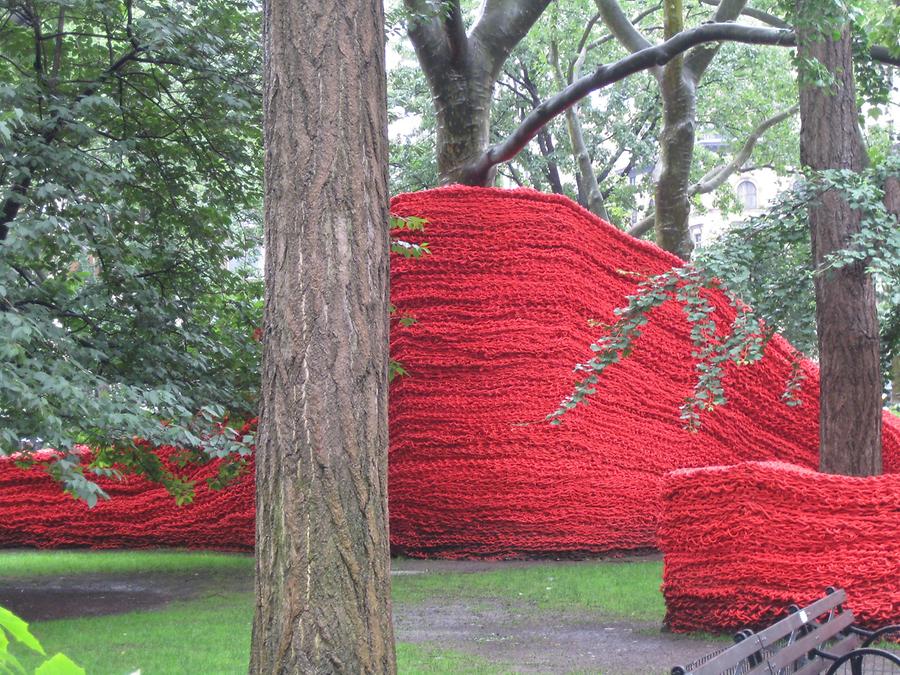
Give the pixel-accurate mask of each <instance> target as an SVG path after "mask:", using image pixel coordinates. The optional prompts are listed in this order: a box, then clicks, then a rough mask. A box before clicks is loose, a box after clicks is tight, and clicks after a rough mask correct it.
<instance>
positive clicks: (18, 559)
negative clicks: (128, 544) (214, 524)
mask: <svg viewBox="0 0 900 675" xmlns="http://www.w3.org/2000/svg"><path fill="white" fill-rule="evenodd" d="M198 571H203V572H225V573H232V572H236V573H240V572H246V573H247V574H253V556H250V555H246V554H237V553H236V554H228V553H208V552H204V551H152V550H151V551H0V578H2V577H38V576H63V575H70V574H73V575H74V574H125V573H137V572H198Z"/></svg>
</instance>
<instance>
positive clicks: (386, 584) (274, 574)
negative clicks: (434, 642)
mask: <svg viewBox="0 0 900 675" xmlns="http://www.w3.org/2000/svg"><path fill="white" fill-rule="evenodd" d="M383 26H384V23H383V10H382V5H381V2H380V1H379V0H346V1H345V2H340V3H328V2H326V3H320V2H300V1H297V0H268V1H267V2H266V3H265V5H264V40H265V45H266V49H265V57H266V58H265V92H264V105H265V122H264V135H265V146H266V179H265V180H266V185H265V225H266V228H265V229H266V236H265V242H266V269H265V276H266V307H265V346H264V354H263V381H262V409H261V420H260V435H259V439H258V444H257V456H256V471H257V477H256V499H257V505H256V509H257V516H256V517H257V525H256V615H255V617H254V622H253V646H252V653H251V662H250V672H251V673H258V674H260V675H262V674H265V675H271V674H272V673H299V672H304V673H312V672H317V673H318V672H322V673H324V672H338V673H391V672H394V671H395V660H394V647H393V630H392V626H391V601H390V558H389V547H388V537H387V522H388V521H387V485H386V483H387V376H388V220H387V217H388V212H387V208H388V193H387V169H386V167H387V112H386V105H387V104H386V83H385V61H384V30H383Z"/></svg>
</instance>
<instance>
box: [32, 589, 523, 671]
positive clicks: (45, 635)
mask: <svg viewBox="0 0 900 675" xmlns="http://www.w3.org/2000/svg"><path fill="white" fill-rule="evenodd" d="M252 621H253V597H252V596H251V595H250V594H249V593H230V594H225V595H219V596H210V597H207V598H203V599H201V600H194V601H190V602H176V603H172V604H170V605H168V606H167V607H166V608H165V609H161V610H155V611H146V612H134V613H130V614H118V615H114V616H104V617H93V618H86V619H62V620H59V621H44V622H39V623H34V624H33V625H32V627H31V628H32V631H33V632H34V634H35V635H36V636H37V637H38V639H39V640H40V641H41V642H42V644H43V646H44V648H45V649H46V650H47V653H48V654H54V653H56V652H58V651H61V652H63V653H65V654H66V655H68V656H69V657H70V658H71V659H72V660H74V661H75V662H76V663H77V664H78V665H80V666H81V667H83V668H85V670H86V671H87V672H88V673H89V675H125V674H126V673H131V672H134V671H136V670H138V669H140V671H141V675H177V674H179V673H185V674H190V675H219V674H221V675H230V674H231V673H235V674H237V673H241V674H243V673H246V672H247V664H248V662H249V658H250V629H251V625H252ZM22 661H23V662H24V663H25V664H26V666H30V667H31V668H33V667H34V666H36V665H37V663H38V662H39V659H37V658H34V659H30V658H23V659H22ZM397 667H398V670H399V672H400V673H447V674H450V673H471V674H473V675H494V674H499V673H509V672H512V671H511V670H508V669H503V668H501V667H499V666H497V665H495V664H492V663H490V662H489V661H487V660H485V659H481V658H478V657H476V656H472V655H471V654H465V653H463V652H457V651H453V650H448V649H440V648H438V647H436V646H432V645H416V644H410V643H404V642H401V643H398V644H397Z"/></svg>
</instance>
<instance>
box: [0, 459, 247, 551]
mask: <svg viewBox="0 0 900 675" xmlns="http://www.w3.org/2000/svg"><path fill="white" fill-rule="evenodd" d="M155 452H156V454H157V455H159V457H160V458H161V459H163V462H164V464H165V465H166V468H168V469H169V470H171V471H173V472H175V473H176V474H178V475H179V476H182V477H184V478H187V479H189V480H192V481H196V488H195V498H194V501H193V502H192V503H191V504H187V505H185V506H178V505H176V504H175V500H174V499H173V498H172V496H171V495H170V494H169V493H168V492H166V490H165V489H164V488H162V487H160V486H159V485H156V484H153V483H150V482H149V481H147V480H145V479H143V478H140V477H138V476H128V477H127V478H125V479H124V480H123V481H118V480H115V479H112V478H99V479H96V482H97V483H98V484H99V485H100V487H102V488H103V489H104V490H105V491H106V492H107V493H108V494H109V496H110V497H111V500H110V501H103V500H101V501H100V502H98V503H97V505H96V506H95V507H94V508H93V509H89V508H88V507H87V505H86V504H85V503H84V502H82V501H76V500H75V499H73V498H72V497H70V496H68V495H66V494H65V493H63V492H62V489H61V488H60V486H59V484H58V483H56V482H55V481H54V480H53V479H52V478H51V477H50V476H49V475H48V474H47V473H46V472H45V471H42V470H40V469H39V468H38V467H33V468H30V469H23V468H19V467H18V466H16V464H15V462H14V461H12V460H11V459H9V458H5V459H3V460H2V466H0V548H8V547H13V546H33V547H36V548H66V547H89V548H151V547H158V546H172V547H179V548H200V549H211V550H217V551H250V550H253V541H254V531H255V529H254V528H255V526H254V511H255V487H254V482H253V464H252V463H250V464H249V465H248V468H247V470H246V471H245V472H244V473H242V474H241V475H240V476H239V477H238V478H237V479H236V480H235V482H233V483H232V484H230V485H229V486H228V487H227V488H226V489H224V490H211V489H210V488H209V487H208V486H207V483H206V480H207V479H211V478H214V477H215V476H216V473H217V471H218V467H219V464H220V463H221V460H215V461H213V462H211V463H209V464H206V465H202V466H188V467H185V468H179V467H178V466H176V465H175V464H174V463H173V462H171V461H169V460H170V458H171V457H172V455H173V454H175V453H178V452H179V450H177V449H176V448H172V447H162V448H157V449H156V450H155Z"/></svg>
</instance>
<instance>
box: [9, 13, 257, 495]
mask: <svg viewBox="0 0 900 675" xmlns="http://www.w3.org/2000/svg"><path fill="white" fill-rule="evenodd" d="M258 32H259V15H258V8H256V7H255V6H254V5H253V3H240V2H239V3H233V2H223V1H220V0H202V1H200V2H150V1H143V0H134V1H132V0H125V1H124V2H122V1H111V0H65V1H61V2H7V3H4V4H3V9H2V10H0V45H2V47H0V48H2V58H0V82H2V83H3V84H2V86H0V111H2V113H0V155H2V168H0V190H2V192H0V205H2V213H0V242H2V243H0V365H2V370H0V451H3V452H10V451H15V450H18V449H20V447H22V446H23V440H24V439H28V442H27V443H25V445H24V448H25V449H28V448H30V447H55V448H58V449H61V450H67V451H69V450H71V449H72V448H73V446H75V444H76V443H79V442H84V443H90V444H91V445H92V446H93V447H95V448H99V449H101V450H104V451H105V450H107V449H109V450H110V451H113V449H115V450H114V452H112V455H111V456H110V457H109V458H108V461H105V462H104V460H103V459H102V458H101V460H100V461H99V466H101V467H102V466H103V465H104V464H109V462H110V461H112V459H113V458H115V459H117V460H120V461H125V462H126V463H129V462H131V463H132V464H133V468H135V469H136V470H139V471H143V472H146V473H148V474H150V475H151V476H153V477H161V478H164V476H158V475H155V474H158V473H159V472H158V467H154V466H152V465H151V464H147V463H146V462H143V461H139V458H140V455H141V454H142V453H139V452H135V450H136V448H135V446H134V444H133V438H134V437H135V436H142V437H145V438H150V439H152V440H154V441H157V442H165V441H176V442H180V443H183V444H185V445H189V446H196V445H199V444H200V443H199V441H200V437H201V436H202V435H203V434H204V433H206V431H208V430H209V429H210V428H211V427H212V423H213V421H215V419H218V418H219V417H220V416H221V415H223V414H225V413H226V412H227V413H228V414H230V415H232V416H233V417H245V416H248V415H251V414H253V412H254V411H255V407H256V396H257V393H256V390H257V388H258V374H257V373H258V359H259V347H258V340H255V339H254V330H255V329H256V328H257V327H258V326H259V325H260V315H261V295H262V288H261V282H260V281H259V280H258V278H255V276H254V275H248V274H247V273H246V271H240V272H239V271H236V270H235V266H236V265H235V261H237V260H240V259H241V258H242V257H243V256H244V255H245V252H246V251H247V250H250V249H252V248H254V247H255V246H256V245H257V243H258V242H257V240H258V232H259V225H258V217H259V216H258V210H259V203H260V183H261V157H260V154H261V139H260V132H259V115H260V101H259V85H258V79H259V71H260V60H261V59H260V49H259V46H258V37H257V36H258ZM204 407H205V408H206V412H205V414H203V415H197V413H198V411H200V410H201V408H204ZM161 419H166V420H169V421H170V422H171V423H170V424H169V425H168V426H166V427H163V426H162V425H161V424H160V420H161ZM230 440H235V441H237V443H236V444H235V445H234V448H232V449H235V448H238V449H239V448H240V447H242V446H243V443H241V441H242V440H243V439H230ZM132 460H133V461H132ZM56 472H57V473H58V474H59V475H60V477H62V478H63V479H64V480H65V481H66V484H67V487H68V488H69V489H71V490H73V491H74V492H76V493H78V494H80V495H82V496H87V497H88V498H89V499H95V498H96V496H97V494H96V490H95V489H93V488H92V487H91V485H90V483H89V482H88V481H86V480H85V479H84V478H82V477H80V476H79V475H78V468H77V465H76V464H75V463H74V462H68V461H67V462H63V463H60V464H57V465H56Z"/></svg>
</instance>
